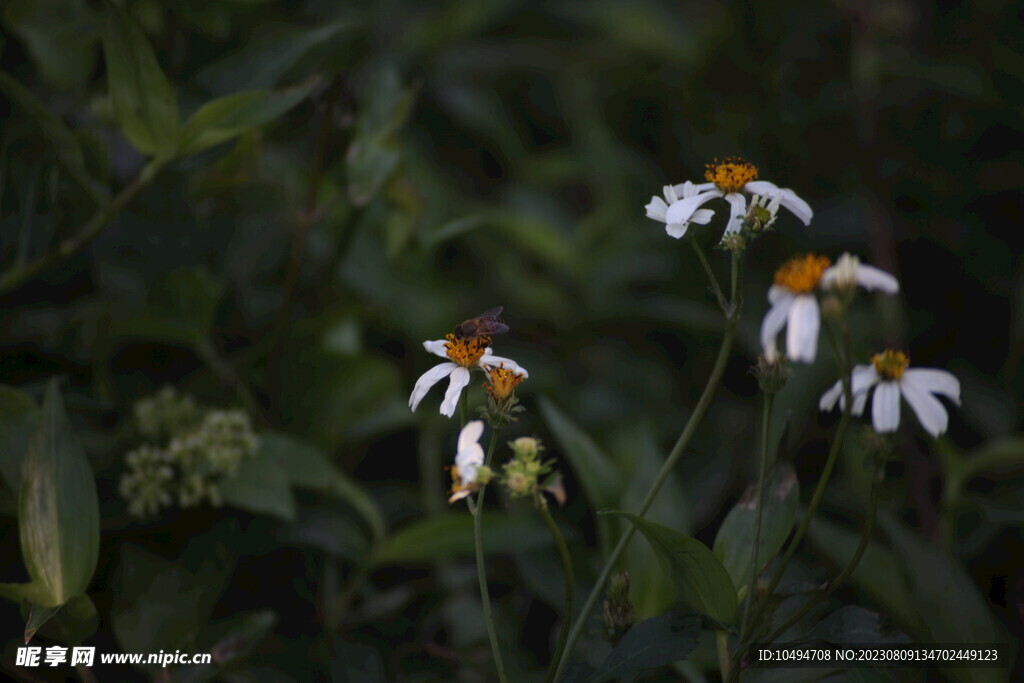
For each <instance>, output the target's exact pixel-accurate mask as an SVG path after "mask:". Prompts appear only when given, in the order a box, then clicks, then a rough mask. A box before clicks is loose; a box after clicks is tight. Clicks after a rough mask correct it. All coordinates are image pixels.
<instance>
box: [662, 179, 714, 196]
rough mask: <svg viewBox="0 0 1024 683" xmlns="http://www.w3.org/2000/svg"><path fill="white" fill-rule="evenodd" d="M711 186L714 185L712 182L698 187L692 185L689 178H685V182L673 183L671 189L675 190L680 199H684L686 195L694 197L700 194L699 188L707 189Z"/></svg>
mask: <svg viewBox="0 0 1024 683" xmlns="http://www.w3.org/2000/svg"><path fill="white" fill-rule="evenodd" d="M712 187H714V184H712V183H705V184H704V185H702V186H700V187H698V186H697V185H694V184H693V183H691V182H690V181H689V180H687V181H686V182H685V183H682V184H681V185H674V186H673V187H672V191H673V192H675V193H676V196H677V197H679V198H680V199H686V198H688V197H694V196H696V195H698V194H700V192H701V190H707V189H710V188H712Z"/></svg>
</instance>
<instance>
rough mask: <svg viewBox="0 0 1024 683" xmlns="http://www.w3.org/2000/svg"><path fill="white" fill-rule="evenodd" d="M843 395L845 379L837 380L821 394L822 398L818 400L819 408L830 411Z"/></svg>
mask: <svg viewBox="0 0 1024 683" xmlns="http://www.w3.org/2000/svg"><path fill="white" fill-rule="evenodd" d="M842 397H843V380H839V381H837V382H836V383H835V384H833V385H832V386H831V387H829V388H828V391H826V392H825V393H824V394H822V395H821V400H819V401H818V410H821V411H828V410H832V409H833V408H835V407H836V403H839V399H841V398H842Z"/></svg>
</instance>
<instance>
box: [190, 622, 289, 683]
mask: <svg viewBox="0 0 1024 683" xmlns="http://www.w3.org/2000/svg"><path fill="white" fill-rule="evenodd" d="M276 625H277V613H276V612H274V611H273V610H269V609H266V610H260V611H258V612H250V613H247V614H236V615H235V616H232V617H230V618H228V619H225V620H224V621H221V622H220V623H217V624H214V625H212V626H210V627H209V628H208V629H206V633H205V634H204V636H203V637H202V641H203V642H205V643H206V645H204V646H203V647H202V650H204V651H206V652H209V653H211V654H212V655H213V663H211V664H197V665H188V666H177V667H174V668H172V669H171V676H170V680H171V681H173V682H174V683H206V682H207V681H212V680H214V679H215V678H216V677H217V674H218V673H219V672H220V671H221V670H222V669H224V667H226V666H229V665H230V664H232V663H233V662H238V661H241V660H243V659H245V658H246V657H248V656H249V655H250V654H252V652H253V650H255V649H256V647H257V646H258V645H259V644H260V643H261V642H262V641H263V640H264V639H266V637H267V636H268V635H270V634H271V632H273V630H274V626H276Z"/></svg>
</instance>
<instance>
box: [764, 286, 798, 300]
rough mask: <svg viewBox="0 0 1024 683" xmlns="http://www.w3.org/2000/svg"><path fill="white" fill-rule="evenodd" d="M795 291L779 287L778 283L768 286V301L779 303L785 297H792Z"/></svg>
mask: <svg viewBox="0 0 1024 683" xmlns="http://www.w3.org/2000/svg"><path fill="white" fill-rule="evenodd" d="M792 298H793V292H791V291H789V290H788V289H786V288H785V287H779V286H778V285H772V286H771V287H769V288H768V302H769V303H771V304H777V303H779V302H780V301H782V300H783V299H792Z"/></svg>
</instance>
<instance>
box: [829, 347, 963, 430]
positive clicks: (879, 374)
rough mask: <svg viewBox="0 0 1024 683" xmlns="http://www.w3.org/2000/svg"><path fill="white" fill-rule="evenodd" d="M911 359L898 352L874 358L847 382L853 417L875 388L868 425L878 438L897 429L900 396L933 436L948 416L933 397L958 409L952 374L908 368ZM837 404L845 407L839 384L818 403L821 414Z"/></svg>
mask: <svg viewBox="0 0 1024 683" xmlns="http://www.w3.org/2000/svg"><path fill="white" fill-rule="evenodd" d="M909 365H910V359H909V358H908V357H907V355H906V354H905V353H903V352H901V351H892V350H887V351H884V352H882V353H879V354H875V355H874V356H873V357H872V358H871V365H857V366H855V367H854V368H853V373H852V375H851V379H850V394H851V396H852V397H853V409H852V410H851V412H852V413H853V414H854V415H861V414H862V413H863V412H864V408H865V407H866V405H867V400H868V392H869V391H870V390H871V388H872V387H874V389H875V391H874V398H873V399H872V404H871V424H872V426H873V427H874V428H875V431H876V432H878V433H879V434H887V433H890V432H895V431H896V428H897V427H899V426H900V396H902V397H903V398H905V399H906V401H907V403H908V404H909V405H910V407H911V409H912V410H913V411H914V414H915V415H917V419H918V421H919V422H920V423H921V426H922V427H924V430H925V431H926V432H928V433H929V434H931V435H932V436H938V435H939V434H942V433H943V432H945V431H946V428H947V426H948V425H949V415H948V413H946V408H945V407H944V406H943V405H942V403H940V402H939V400H938V399H937V398H935V396H933V395H932V394H938V395H941V396H946V397H947V398H949V399H950V400H951V401H953V402H954V403H956V404H957V405H960V382H959V380H957V378H956V377H954V376H953V375H952V374H951V373H949V372H946V371H945V370H938V369H935V368H911V367H909ZM836 403H839V404H840V406H842V407H844V408H845V407H846V399H845V397H844V396H843V384H842V381H839V382H836V383H835V384H833V385H832V387H831V388H829V390H828V391H826V392H825V393H824V394H823V395H822V397H821V401H820V402H819V404H818V406H819V408H821V410H832V409H833V408H834V407H835V405H836Z"/></svg>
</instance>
